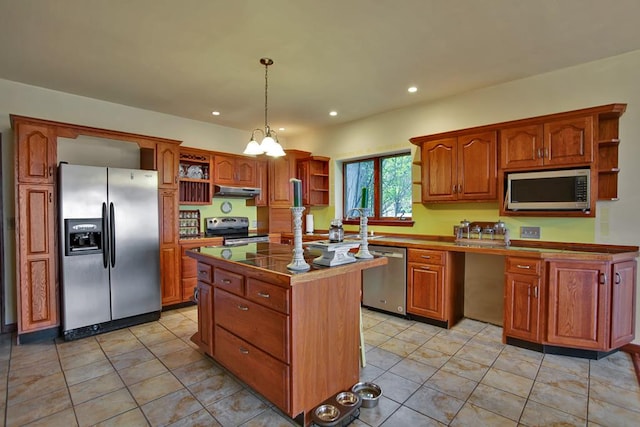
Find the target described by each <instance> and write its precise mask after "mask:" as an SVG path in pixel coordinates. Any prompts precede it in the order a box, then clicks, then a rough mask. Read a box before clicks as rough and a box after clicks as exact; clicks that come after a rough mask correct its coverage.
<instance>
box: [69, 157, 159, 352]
mask: <svg viewBox="0 0 640 427" xmlns="http://www.w3.org/2000/svg"><path fill="white" fill-rule="evenodd" d="M58 173H59V186H58V188H59V207H60V216H59V218H60V239H59V242H60V260H61V261H60V265H61V269H60V279H61V297H62V298H61V303H62V304H61V305H62V324H63V334H64V338H65V339H68V340H69V339H75V338H80V337H83V336H87V335H93V334H96V333H100V332H105V331H108V330H112V329H117V328H121V327H125V326H130V325H133V324H137V323H142V322H145V321H149V320H154V319H158V318H159V317H160V310H161V299H160V298H161V297H160V261H159V227H158V177H157V172H156V171H147V170H133V169H117V168H103V167H95V166H80V165H69V164H64V163H62V164H60V167H59V169H58Z"/></svg>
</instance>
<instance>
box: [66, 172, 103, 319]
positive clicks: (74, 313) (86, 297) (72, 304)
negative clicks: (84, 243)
mask: <svg viewBox="0 0 640 427" xmlns="http://www.w3.org/2000/svg"><path fill="white" fill-rule="evenodd" d="M58 173H59V186H58V189H59V209H60V220H59V221H58V222H59V226H60V233H59V236H60V238H59V239H58V241H59V242H60V246H61V247H60V251H59V252H60V264H61V269H60V283H61V286H60V288H61V294H62V298H61V300H62V301H61V304H62V325H63V330H64V331H70V330H72V329H76V328H80V327H83V326H89V325H95V324H98V323H102V322H107V321H109V320H111V307H110V304H109V301H110V297H109V295H110V292H109V269H108V267H105V266H104V263H103V254H102V253H91V254H86V255H65V253H66V252H67V251H66V248H65V247H64V246H65V245H66V239H65V238H64V236H65V219H88V218H94V219H99V218H101V217H102V206H103V204H104V205H105V206H106V203H107V169H106V168H101V167H93V166H77V165H67V164H61V165H60V167H59V172H58Z"/></svg>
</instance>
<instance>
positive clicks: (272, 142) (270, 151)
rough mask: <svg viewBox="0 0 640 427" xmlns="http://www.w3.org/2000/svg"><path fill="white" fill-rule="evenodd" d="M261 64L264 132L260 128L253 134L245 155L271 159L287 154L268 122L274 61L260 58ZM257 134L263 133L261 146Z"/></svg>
mask: <svg viewBox="0 0 640 427" xmlns="http://www.w3.org/2000/svg"><path fill="white" fill-rule="evenodd" d="M260 63H261V64H262V65H264V130H262V129H260V128H258V129H254V130H253V132H251V140H250V141H249V143H248V144H247V148H245V149H244V154H248V155H253V156H256V155H260V154H266V155H267V156H271V157H282V156H284V155H285V152H284V150H283V149H282V146H281V145H280V143H279V142H278V136H277V135H276V133H275V132H274V131H272V130H271V128H270V127H269V123H268V121H267V112H268V109H269V106H268V102H267V100H268V93H269V66H270V65H273V60H272V59H270V58H260ZM256 132H258V133H261V134H262V136H263V139H262V142H261V143H260V144H258V142H257V141H256Z"/></svg>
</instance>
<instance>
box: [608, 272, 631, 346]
mask: <svg viewBox="0 0 640 427" xmlns="http://www.w3.org/2000/svg"><path fill="white" fill-rule="evenodd" d="M636 265H637V264H636V261H635V260H631V261H623V262H617V263H615V264H613V270H612V273H613V274H612V276H611V280H612V281H613V283H612V284H611V288H612V289H611V348H612V349H613V348H619V347H621V346H623V345H625V344H628V343H630V342H631V341H633V338H634V336H635V324H636V319H635V313H636V305H635V302H636V295H635V290H636V268H637V266H636Z"/></svg>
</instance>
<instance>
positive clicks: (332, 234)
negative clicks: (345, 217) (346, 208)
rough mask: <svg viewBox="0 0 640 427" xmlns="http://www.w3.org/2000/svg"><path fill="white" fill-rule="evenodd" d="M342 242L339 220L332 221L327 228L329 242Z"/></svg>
mask: <svg viewBox="0 0 640 427" xmlns="http://www.w3.org/2000/svg"><path fill="white" fill-rule="evenodd" d="M343 240H344V229H343V228H342V220H341V219H340V218H336V219H332V220H331V226H330V227H329V242H330V243H339V242H342V241H343Z"/></svg>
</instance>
